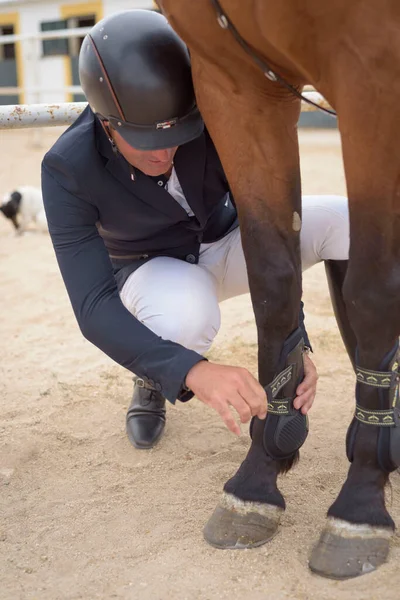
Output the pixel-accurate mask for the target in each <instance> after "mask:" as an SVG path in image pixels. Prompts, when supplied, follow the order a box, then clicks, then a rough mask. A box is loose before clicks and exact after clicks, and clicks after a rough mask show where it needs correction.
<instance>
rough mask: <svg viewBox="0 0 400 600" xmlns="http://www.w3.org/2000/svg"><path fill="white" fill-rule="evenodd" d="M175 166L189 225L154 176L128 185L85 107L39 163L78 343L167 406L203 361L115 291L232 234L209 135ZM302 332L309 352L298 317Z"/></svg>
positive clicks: (182, 150) (232, 214)
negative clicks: (161, 262) (146, 270)
mask: <svg viewBox="0 0 400 600" xmlns="http://www.w3.org/2000/svg"><path fill="white" fill-rule="evenodd" d="M174 167H175V169H176V172H177V175H178V179H179V182H180V184H181V186H182V189H183V192H184V194H185V197H186V200H187V202H188V204H189V206H190V208H191V209H192V211H193V213H194V215H195V216H194V217H189V216H188V214H187V213H186V211H185V210H184V209H183V208H182V207H181V206H180V205H179V204H178V203H177V202H176V201H175V200H174V198H173V197H172V196H171V195H170V194H169V193H168V192H167V191H166V190H165V189H164V188H163V187H160V186H159V185H157V182H156V181H155V180H154V179H153V178H152V177H148V176H146V175H145V174H144V173H142V172H141V171H139V170H138V169H135V170H134V173H135V178H134V180H132V177H131V174H132V168H131V167H130V165H129V164H128V163H127V161H126V160H125V159H124V158H123V157H122V155H120V154H119V153H115V152H114V151H113V149H112V146H111V144H110V142H109V140H108V138H107V136H106V134H105V132H104V131H103V128H102V126H101V124H100V122H99V121H98V119H97V118H96V117H95V116H94V114H93V113H92V111H91V110H90V108H89V107H88V108H86V109H85V111H84V112H83V113H82V115H81V116H80V117H79V118H78V119H77V121H76V122H75V123H74V124H73V125H72V126H71V127H70V128H69V129H67V131H66V132H65V133H63V135H62V136H61V137H60V138H59V139H58V140H57V142H56V143H55V144H54V146H53V147H52V148H51V149H50V151H49V152H48V153H47V154H46V156H45V157H44V160H43V163H42V191H43V200H44V206H45V210H46V215H47V219H48V224H49V231H50V235H51V239H52V242H53V246H54V250H55V253H56V257H57V261H58V264H59V267H60V270H61V274H62V277H63V279H64V283H65V286H66V288H67V291H68V295H69V298H70V300H71V304H72V307H73V310H74V313H75V316H76V318H77V321H78V324H79V327H80V329H81V331H82V333H83V335H84V336H85V337H86V338H87V339H88V340H89V341H91V342H92V343H93V344H94V345H95V346H97V347H98V348H100V349H101V350H103V352H105V353H106V354H107V355H108V356H110V357H111V358H112V359H114V360H115V361H116V362H118V363H119V364H121V365H122V366H124V367H126V368H127V369H129V370H130V371H132V372H133V373H135V374H137V375H139V376H140V377H142V378H143V379H144V380H145V381H148V382H149V383H150V384H151V385H154V387H155V388H156V389H158V390H159V391H160V392H161V393H162V394H163V395H164V396H165V397H166V398H167V399H168V400H169V401H171V402H172V403H174V402H175V400H176V399H177V398H179V399H180V400H187V399H189V398H190V397H191V396H192V394H191V392H187V391H185V388H184V381H185V377H186V375H187V373H188V371H189V370H190V369H191V367H192V366H193V365H195V364H196V363H197V362H199V361H200V360H203V358H204V357H203V356H201V355H200V354H198V353H197V352H194V351H192V350H188V349H187V348H184V347H183V346H181V345H180V344H176V343H174V342H172V341H170V340H164V339H162V338H161V337H159V336H157V335H156V334H155V333H153V332H152V331H151V330H150V329H148V328H147V327H146V326H145V325H143V323H141V322H140V321H139V320H137V319H136V318H135V317H134V316H133V315H132V314H131V313H130V312H129V311H128V310H127V309H126V308H125V307H124V305H123V304H122V302H121V300H120V297H119V290H120V289H121V288H122V286H123V284H124V282H125V281H126V279H127V277H128V276H129V275H130V273H132V272H133V271H134V270H135V269H137V268H138V267H140V266H141V265H142V264H144V263H145V262H146V261H148V260H151V258H153V257H155V256H170V257H174V258H177V259H181V260H186V261H188V262H191V263H197V262H198V259H199V251H200V244H201V243H202V242H212V241H216V240H217V239H219V238H221V237H223V236H225V235H226V234H227V233H229V232H230V231H232V229H234V228H235V227H237V226H238V220H237V213H236V208H235V205H234V202H233V200H232V198H231V195H230V191H229V186H228V182H227V180H226V177H225V174H224V171H223V169H222V165H221V163H220V161H219V158H218V155H217V152H216V150H215V147H214V145H213V143H212V141H211V138H210V137H209V135H208V133H207V131H205V132H204V133H203V134H202V135H201V136H200V137H198V138H197V139H195V140H193V141H192V142H189V143H188V144H185V145H183V146H180V147H179V148H178V150H177V152H176V155H175V158H174ZM300 324H301V327H302V329H303V331H304V334H305V338H306V344H308V343H309V342H308V338H307V334H306V333H305V329H304V316H303V312H302V310H301V314H300Z"/></svg>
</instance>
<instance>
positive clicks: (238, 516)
mask: <svg viewBox="0 0 400 600" xmlns="http://www.w3.org/2000/svg"><path fill="white" fill-rule="evenodd" d="M282 513H283V509H282V508H280V507H279V506H274V505H272V504H262V503H259V502H245V501H244V500H239V498H236V497H235V496H233V495H232V494H227V493H224V495H223V497H222V500H221V502H220V504H219V505H218V506H217V508H216V509H215V511H214V512H213V514H212V515H211V517H210V519H209V521H208V523H207V525H206V526H205V528H204V539H205V540H206V541H207V542H208V543H209V544H211V546H214V547H215V548H226V549H243V548H256V547H257V546H262V545H263V544H265V543H266V542H268V541H269V540H271V539H272V538H273V537H274V536H275V535H276V533H277V531H278V525H279V521H280V518H281V515H282Z"/></svg>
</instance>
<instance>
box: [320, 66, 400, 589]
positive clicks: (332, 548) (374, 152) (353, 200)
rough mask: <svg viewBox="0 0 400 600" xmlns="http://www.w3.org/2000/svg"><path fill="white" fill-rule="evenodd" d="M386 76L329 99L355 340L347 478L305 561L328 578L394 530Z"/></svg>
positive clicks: (393, 278) (380, 547) (398, 209)
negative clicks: (339, 160)
mask: <svg viewBox="0 0 400 600" xmlns="http://www.w3.org/2000/svg"><path fill="white" fill-rule="evenodd" d="M354 72H355V71H354V70H353V71H352V74H353V76H354ZM392 75H393V74H392ZM396 80H397V81H398V80H399V77H398V75H397V76H396V77H393V76H392V77H391V79H390V81H389V80H388V81H387V82H386V85H385V82H382V81H380V82H379V83H380V86H379V87H378V86H376V87H374V86H373V85H372V84H371V88H370V90H369V91H368V89H367V87H366V86H364V87H362V88H361V89H362V95H361V94H360V93H358V94H357V93H354V94H352V93H350V94H349V93H348V90H347V91H346V92H345V93H343V101H342V102H341V101H340V96H339V100H338V99H337V98H336V107H337V109H338V114H339V124H340V129H341V135H342V143H343V157H344V164H345V171H346V179H347V187H348V196H349V203H350V232H351V233H350V236H351V243H350V260H349V268H348V272H347V276H346V279H345V283H344V288H343V291H344V299H345V303H346V309H347V315H348V317H349V320H350V323H351V327H352V329H353V330H354V332H355V335H356V338H357V353H356V361H355V362H356V371H357V385H356V402H357V408H356V411H355V417H354V419H353V421H352V423H351V425H350V428H349V431H348V435H347V455H348V458H349V460H350V461H351V465H350V469H349V473H348V477H347V480H346V482H345V483H344V485H343V487H342V490H341V492H340V494H339V496H338V498H337V499H336V501H335V502H334V503H333V505H332V506H331V507H330V509H329V511H328V522H327V526H326V528H325V530H324V532H323V533H322V535H321V538H320V540H319V542H318V544H317V546H316V547H315V548H314V550H313V553H312V555H311V560H310V567H311V569H312V570H313V571H316V572H318V573H320V574H322V575H325V576H327V577H332V578H337V579H344V578H348V577H354V576H357V575H361V574H363V573H366V572H368V571H371V570H373V569H375V568H376V567H377V566H379V565H380V564H382V563H383V562H385V560H386V557H387V554H388V550H389V538H390V537H391V534H392V531H393V529H394V523H393V520H392V518H391V517H390V515H389V513H388V511H387V509H386V506H385V494H384V488H385V484H386V483H387V481H388V477H389V473H390V472H391V471H393V470H394V469H395V468H396V467H397V466H398V465H399V463H400V419H399V415H400V410H399V406H398V403H399V397H398V381H399V373H398V371H399V367H398V359H399V353H398V335H399V332H400V154H399V151H398V144H399V139H400V111H399V107H398V98H399V90H398V84H397V89H396V90H394V91H393V92H392V93H391V94H389V93H388V90H389V89H390V87H391V84H392V83H393V82H394V81H396ZM382 90H386V91H385V92H383V91H382ZM377 100H378V101H377ZM372 107H374V108H372ZM338 417H339V415H338Z"/></svg>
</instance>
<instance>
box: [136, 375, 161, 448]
mask: <svg viewBox="0 0 400 600" xmlns="http://www.w3.org/2000/svg"><path fill="white" fill-rule="evenodd" d="M134 381H135V387H134V390H133V398H132V402H131V405H130V407H129V409H128V412H127V415H126V433H127V435H128V438H129V441H130V442H131V444H133V445H134V446H135V448H140V449H144V448H152V447H153V446H155V445H156V443H157V442H158V440H159V439H160V437H161V435H162V433H163V431H164V427H165V398H164V396H162V395H161V394H160V392H158V391H157V390H155V389H154V388H153V387H152V386H151V385H149V384H148V383H147V382H145V381H143V379H140V378H139V377H136V378H134Z"/></svg>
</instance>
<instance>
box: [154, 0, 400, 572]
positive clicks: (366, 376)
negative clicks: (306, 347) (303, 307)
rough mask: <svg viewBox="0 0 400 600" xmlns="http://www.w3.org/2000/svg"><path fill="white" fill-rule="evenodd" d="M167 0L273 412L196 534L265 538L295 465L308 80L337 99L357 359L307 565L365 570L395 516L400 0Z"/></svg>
mask: <svg viewBox="0 0 400 600" xmlns="http://www.w3.org/2000/svg"><path fill="white" fill-rule="evenodd" d="M160 5H161V9H162V11H163V13H164V14H165V16H166V17H167V18H168V20H169V22H170V23H171V25H172V26H173V27H174V28H175V29H176V31H177V32H178V34H179V35H180V36H181V37H182V38H183V39H184V40H185V42H186V43H187V45H188V47H189V49H190V53H191V58H192V68H193V80H194V85H195V90H196V96H197V100H198V105H199V108H200V110H201V112H202V114H203V117H204V120H205V122H206V125H207V127H208V129H209V131H210V134H211V136H212V138H213V140H214V142H215V145H216V147H217V150H218V152H219V155H220V157H221V160H222V163H223V166H224V169H225V171H226V174H227V177H228V180H229V183H230V185H231V188H232V191H233V194H234V197H235V200H236V203H237V207H238V212H239V219H240V227H241V233H242V239H243V246H244V252H245V256H246V262H247V269H248V275H249V281H250V289H251V297H252V303H253V308H254V313H255V318H256V323H257V330H258V342H259V379H260V382H261V384H262V385H263V386H265V387H266V389H267V395H268V400H269V413H268V416H267V419H266V420H265V421H260V420H259V419H254V420H253V422H252V425H251V436H252V443H251V447H250V449H249V452H248V454H247V457H246V459H245V460H244V462H243V463H242V465H241V466H240V468H239V470H238V471H237V473H236V474H235V475H234V476H233V477H232V478H231V479H230V480H229V481H228V482H227V483H226V484H225V486H224V494H223V498H222V500H221V503H220V504H219V506H218V507H217V508H216V510H215V512H214V514H213V515H212V516H211V518H210V520H209V522H208V523H207V525H206V527H205V538H206V540H207V541H208V542H210V543H211V544H212V545H214V546H216V547H219V548H243V547H252V546H258V545H260V544H263V543H265V542H266V541H268V540H269V539H271V538H272V536H273V535H274V534H275V533H276V531H277V528H278V524H279V518H280V515H281V513H282V511H283V510H284V508H285V502H284V499H283V496H282V494H281V492H280V491H279V489H278V487H277V477H278V475H279V474H280V473H282V472H285V471H287V470H288V469H290V468H291V466H292V465H293V463H294V462H295V460H296V458H297V457H298V448H299V447H300V446H301V444H302V443H303V442H304V439H305V437H306V435H307V423H306V422H305V419H304V417H302V416H301V415H300V414H299V413H297V412H296V411H295V410H294V409H293V406H292V402H293V396H294V393H295V389H296V386H297V384H298V382H299V381H300V380H301V378H302V377H303V371H302V348H303V342H302V338H301V333H300V331H299V329H298V314H299V303H300V298H301V291H302V290H301V269H300V255H299V229H300V224H301V183H300V169H299V150H298V139H297V122H298V118H299V113H300V98H299V96H298V92H299V91H301V90H302V88H303V86H304V85H305V84H311V85H313V86H314V87H315V88H316V89H317V90H318V91H319V92H320V93H321V94H322V95H323V96H324V97H325V98H326V99H327V100H328V102H329V103H330V105H331V106H332V107H333V108H334V109H335V111H336V113H337V115H338V123H339V129H340V134H341V140H342V151H343V160H344V166H345V174H346V183H347V191H348V196H349V211H350V224H351V243H350V260H349V266H348V269H347V274H346V276H345V278H344V285H343V286H340V288H339V292H340V294H339V295H337V297H336V301H337V306H338V307H339V308H341V310H339V311H338V313H337V314H339V321H340V322H339V326H340V327H341V331H342V334H343V335H344V337H345V341H346V342H347V347H348V349H350V358H351V360H352V362H353V365H354V367H355V372H356V392H355V397H356V400H355V406H356V409H355V414H354V418H353V420H352V422H351V424H350V427H349V431H348V435H347V440H346V449H347V456H348V458H349V461H350V468H349V472H348V476H347V479H346V481H345V483H344V485H343V487H342V489H341V491H340V493H339V495H338V497H337V499H336V500H335V502H334V503H333V504H332V506H331V507H330V508H329V510H328V518H327V523H326V527H325V529H324V531H323V532H322V534H321V537H320V539H319V541H318V542H317V544H316V546H315V547H314V549H313V551H312V553H311V557H310V567H311V569H312V570H313V571H315V572H317V573H320V574H321V575H324V576H327V577H332V578H339V579H344V578H349V577H354V576H357V575H361V574H363V573H365V572H368V571H371V570H373V569H375V568H376V567H377V566H379V565H380V564H382V563H383V562H385V560H386V558H387V555H388V551H389V540H390V537H391V535H392V533H393V530H394V522H393V520H392V518H391V516H390V515H389V513H388V511H387V509H386V506H385V498H384V490H385V484H386V483H387V482H388V478H389V474H390V472H392V471H394V470H395V469H396V468H397V467H398V466H399V464H400V417H399V415H400V410H399V398H398V396H399V394H398V382H399V365H398V358H399V352H398V335H399V333H400V152H399V150H398V144H399V139H400V2H399V1H398V0H352V1H351V2H349V0H331V1H330V2H329V3H326V2H321V1H320V0H286V1H285V2H282V1H281V2H278V1H277V0H275V1H273V0H252V1H251V2H250V1H248V2H245V1H243V0H218V1H216V0H190V1H189V0H162V1H160ZM347 319H348V320H347ZM349 323H350V324H351V326H349ZM353 332H354V334H355V337H354V334H353ZM338 417H340V415H338ZM326 426H327V427H329V424H328V423H327V424H326Z"/></svg>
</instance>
